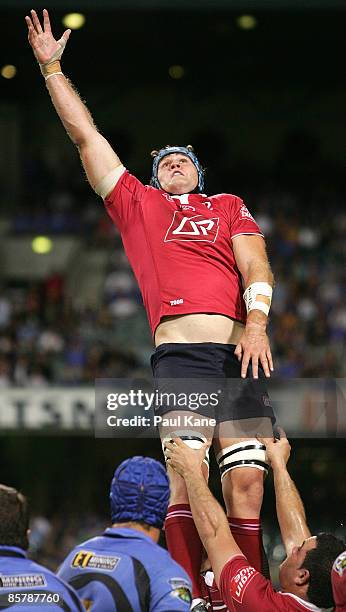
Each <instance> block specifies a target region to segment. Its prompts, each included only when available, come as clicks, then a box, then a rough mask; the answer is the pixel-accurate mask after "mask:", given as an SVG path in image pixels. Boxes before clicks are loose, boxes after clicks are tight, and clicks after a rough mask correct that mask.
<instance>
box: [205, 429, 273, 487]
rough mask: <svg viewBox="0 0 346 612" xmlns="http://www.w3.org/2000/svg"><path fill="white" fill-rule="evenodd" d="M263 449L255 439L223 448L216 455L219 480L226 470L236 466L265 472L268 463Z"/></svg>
mask: <svg viewBox="0 0 346 612" xmlns="http://www.w3.org/2000/svg"><path fill="white" fill-rule="evenodd" d="M265 451H266V447H265V446H264V444H261V442H259V441H258V440H257V439H254V440H244V441H243V442H237V443H236V444H232V445H231V446H227V448H223V449H222V450H221V451H220V452H219V453H218V455H217V457H216V460H217V463H218V466H219V469H220V474H221V480H222V478H223V477H224V475H225V474H226V473H227V472H229V471H230V470H234V469H235V468H238V467H253V468H256V469H257V470H262V471H263V472H266V473H267V472H268V468H269V465H268V462H267V460H266V452H265Z"/></svg>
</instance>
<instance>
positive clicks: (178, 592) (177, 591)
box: [168, 578, 192, 604]
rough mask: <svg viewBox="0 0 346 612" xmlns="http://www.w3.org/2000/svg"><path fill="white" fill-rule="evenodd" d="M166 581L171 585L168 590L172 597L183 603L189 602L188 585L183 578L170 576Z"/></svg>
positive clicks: (189, 591)
mask: <svg viewBox="0 0 346 612" xmlns="http://www.w3.org/2000/svg"><path fill="white" fill-rule="evenodd" d="M168 582H169V584H170V585H171V587H172V591H171V592H170V595H171V596H172V597H175V598H177V599H180V600H181V601H183V602H184V603H188V604H190V603H191V601H192V595H191V590H190V585H189V583H188V582H187V581H186V580H184V578H171V579H170V580H168Z"/></svg>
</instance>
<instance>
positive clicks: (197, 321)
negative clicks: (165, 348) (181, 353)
mask: <svg viewBox="0 0 346 612" xmlns="http://www.w3.org/2000/svg"><path fill="white" fill-rule="evenodd" d="M243 330H244V325H243V324H242V323H239V322H238V321H233V320H232V319H230V318H229V317H226V316H224V315H218V314H203V313H198V314H187V315H181V316H176V317H163V319H162V320H161V322H160V324H159V325H158V327H157V329H156V333H155V345H156V346H160V344H164V343H171V342H191V343H194V342H217V343H220V344H238V342H239V339H240V337H241V335H242V333H243Z"/></svg>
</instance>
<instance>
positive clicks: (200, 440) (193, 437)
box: [162, 429, 209, 468]
mask: <svg viewBox="0 0 346 612" xmlns="http://www.w3.org/2000/svg"><path fill="white" fill-rule="evenodd" d="M174 438H180V439H181V440H183V442H185V444H186V445H187V446H189V448H193V449H195V450H198V449H199V448H201V446H203V444H205V443H206V441H207V438H206V437H205V436H204V435H203V434H202V433H200V432H199V431H190V430H188V429H187V430H185V429H184V430H180V431H172V433H171V434H170V435H169V436H166V437H165V438H163V439H162V450H163V454H165V443H166V442H170V441H171V440H173V442H174ZM203 463H205V464H206V465H207V466H208V468H209V449H207V451H206V454H205V458H204V459H203Z"/></svg>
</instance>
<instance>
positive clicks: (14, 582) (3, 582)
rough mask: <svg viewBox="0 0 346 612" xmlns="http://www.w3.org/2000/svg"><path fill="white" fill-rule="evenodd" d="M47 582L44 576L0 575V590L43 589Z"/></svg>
mask: <svg viewBox="0 0 346 612" xmlns="http://www.w3.org/2000/svg"><path fill="white" fill-rule="evenodd" d="M45 586H47V581H46V578H45V576H44V574H14V575H13V574H11V575H7V576H5V575H4V574H0V588H3V589H17V588H18V589H32V588H33V587H45Z"/></svg>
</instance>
